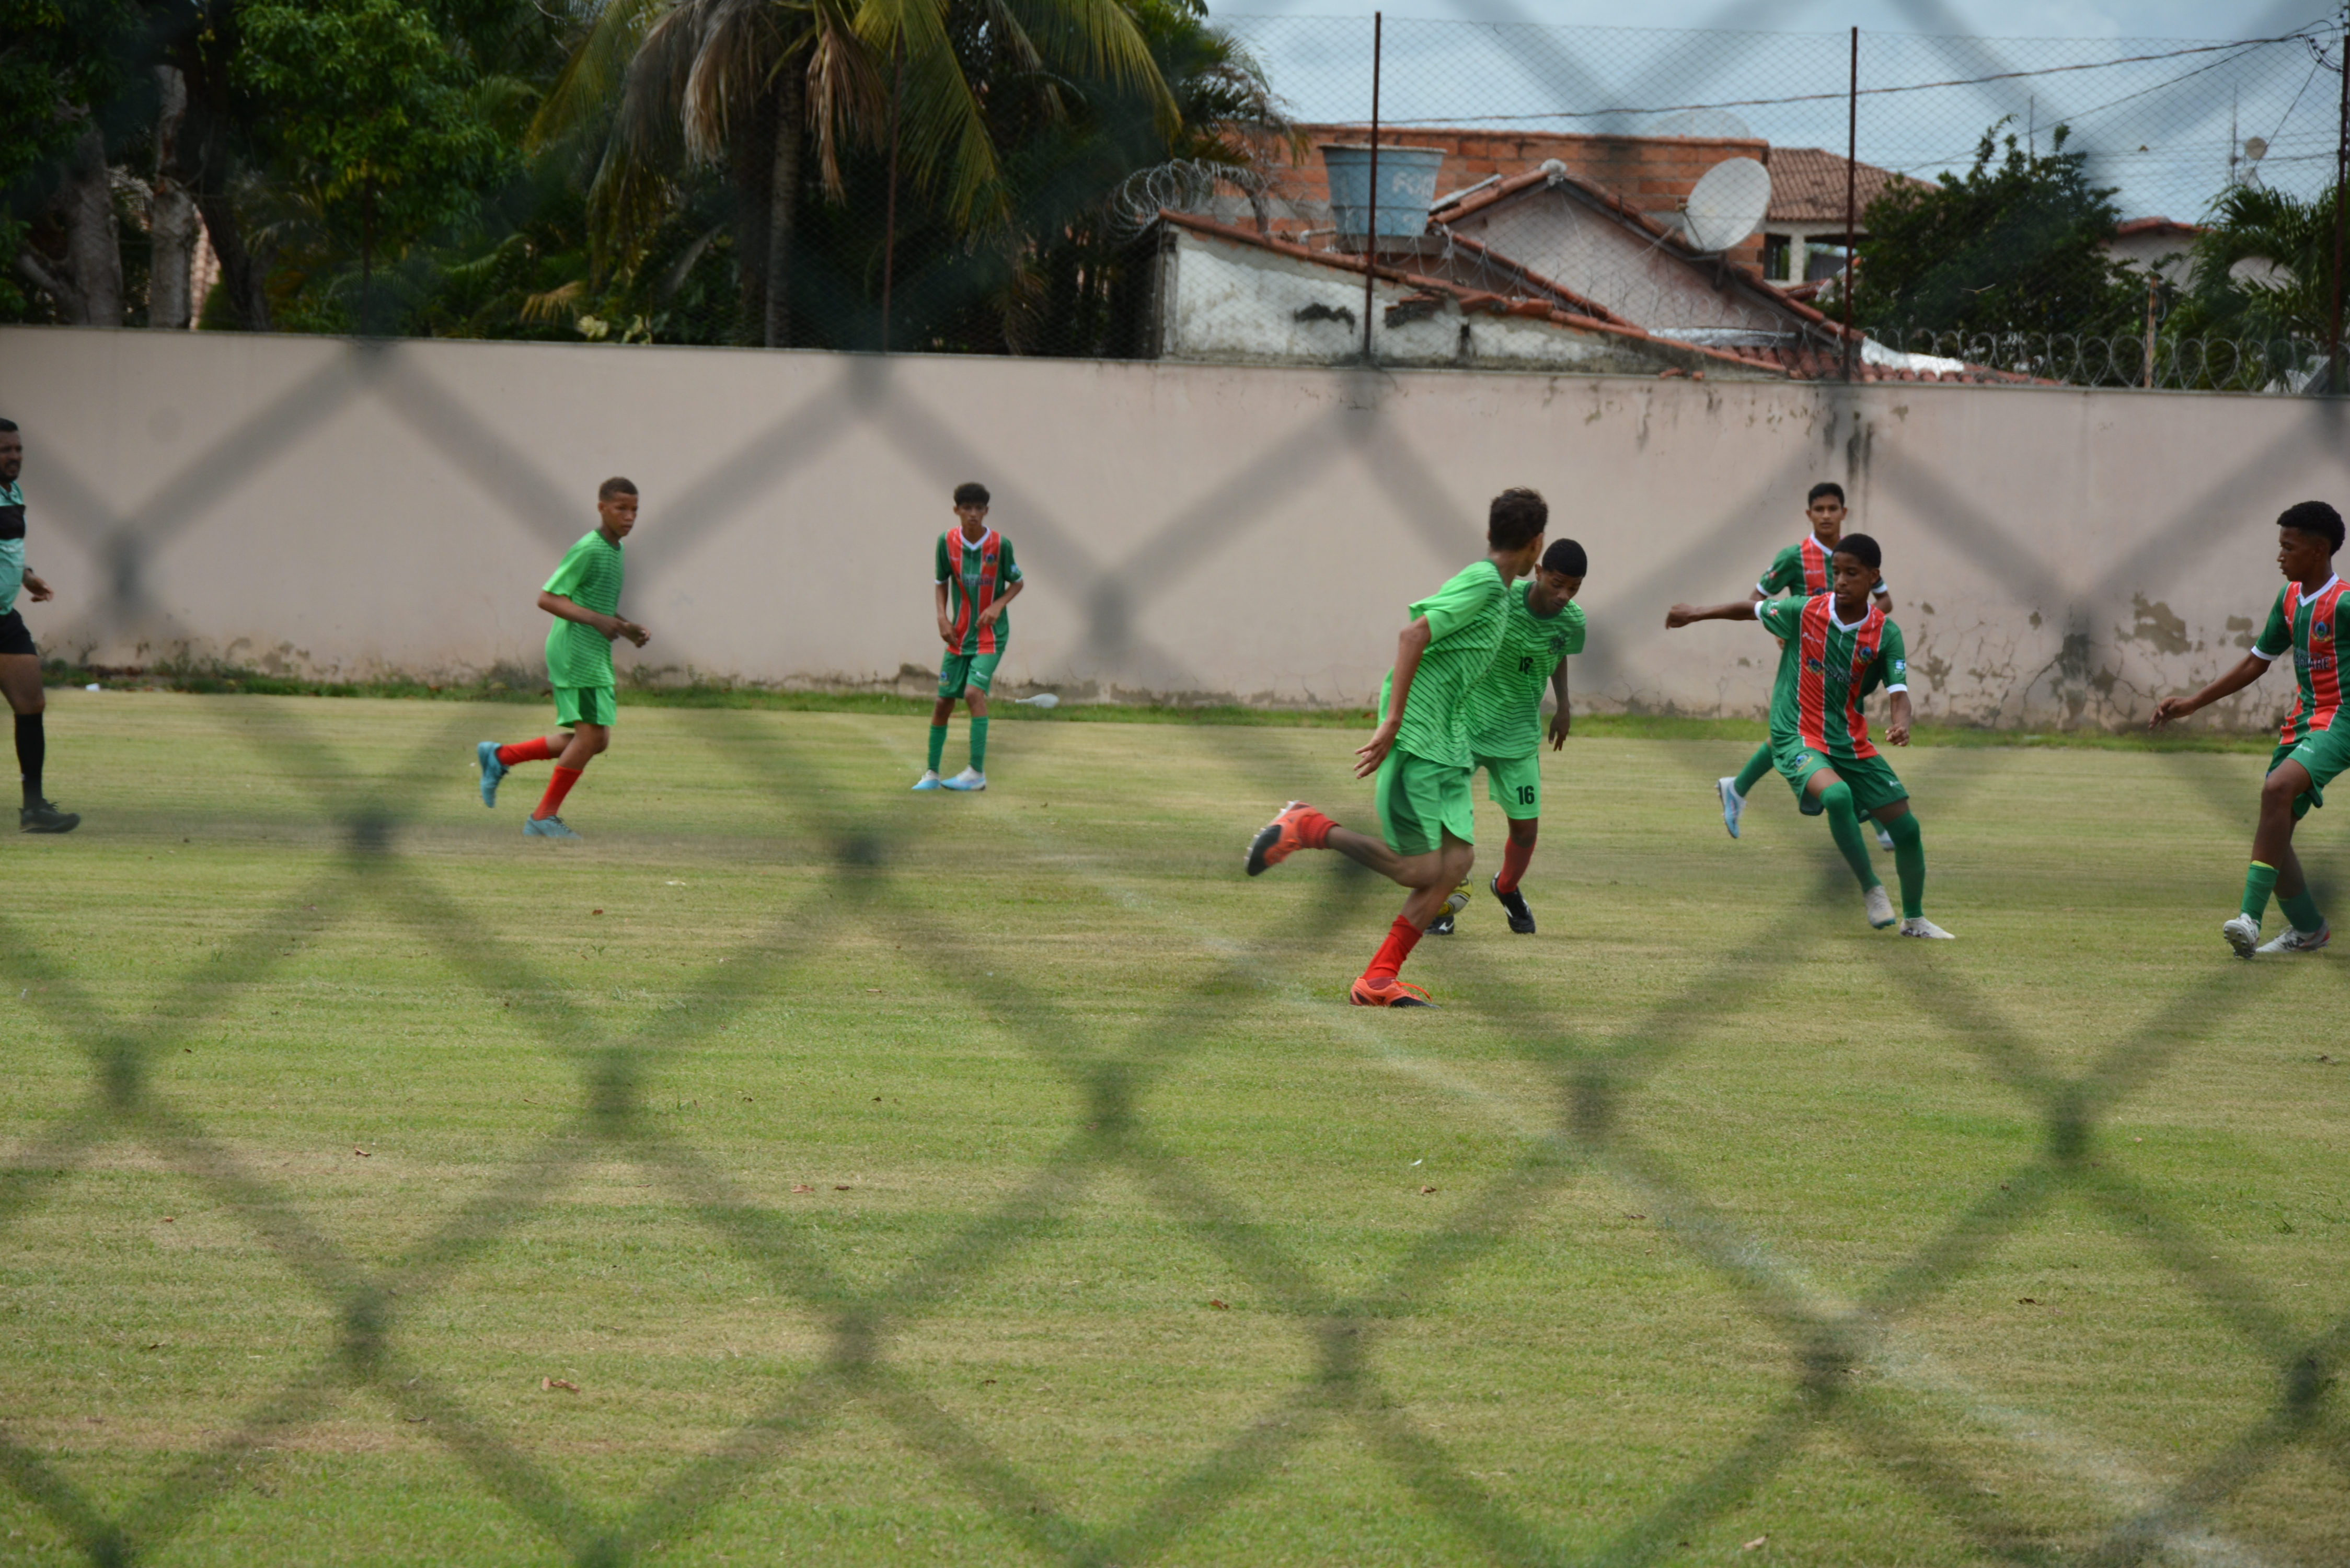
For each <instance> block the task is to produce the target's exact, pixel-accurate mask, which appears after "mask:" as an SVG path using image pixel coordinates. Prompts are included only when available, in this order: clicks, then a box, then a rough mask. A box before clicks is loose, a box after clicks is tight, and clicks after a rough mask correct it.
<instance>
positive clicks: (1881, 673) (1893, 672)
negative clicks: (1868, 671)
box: [1876, 620, 1909, 691]
mask: <svg viewBox="0 0 2350 1568" xmlns="http://www.w3.org/2000/svg"><path fill="white" fill-rule="evenodd" d="M1876 673H1877V679H1878V680H1882V681H1883V682H1884V683H1885V689H1886V690H1887V691H1908V690H1909V648H1908V644H1907V643H1906V642H1904V641H1903V640H1902V638H1901V628H1899V627H1898V626H1896V625H1894V624H1893V623H1892V622H1891V621H1889V620H1888V621H1887V622H1886V623H1885V635H1884V636H1883V637H1882V638H1880V639H1878V640H1877V670H1876Z"/></svg>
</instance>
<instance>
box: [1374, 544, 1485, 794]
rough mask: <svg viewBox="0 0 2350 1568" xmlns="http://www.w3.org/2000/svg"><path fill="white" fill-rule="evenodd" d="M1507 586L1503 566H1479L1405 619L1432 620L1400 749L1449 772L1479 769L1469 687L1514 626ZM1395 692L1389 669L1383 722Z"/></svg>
mask: <svg viewBox="0 0 2350 1568" xmlns="http://www.w3.org/2000/svg"><path fill="white" fill-rule="evenodd" d="M1509 599H1510V585H1509V584H1508V583H1506V582H1504V581H1503V580H1502V568H1501V567H1499V566H1495V565H1493V563H1492V562H1491V561H1479V562H1477V563H1476V564H1475V565H1473V566H1469V567H1467V568H1465V569H1464V570H1462V571H1461V572H1460V573H1459V574H1457V575H1456V576H1454V577H1453V579H1452V580H1451V582H1449V583H1447V584H1445V585H1444V586H1443V587H1440V588H1439V589H1437V590H1436V592H1435V593H1433V594H1431V595H1430V596H1429V597H1427V598H1424V599H1422V600H1420V601H1419V603H1418V604H1415V605H1413V606H1411V607H1409V610H1407V611H1406V612H1405V613H1407V614H1408V615H1409V616H1410V617H1411V618H1413V619H1414V620H1418V619H1419V618H1422V617H1425V618H1427V620H1428V629H1429V634H1430V635H1429V643H1428V651H1427V652H1425V653H1423V654H1421V655H1420V656H1419V670H1418V671H1417V672H1416V673H1414V675H1413V676H1412V678H1411V691H1410V692H1409V694H1408V696H1407V698H1406V700H1405V702H1404V705H1403V722H1402V723H1401V724H1400V725H1399V726H1398V727H1397V730H1396V750H1398V751H1399V752H1409V753H1411V754H1412V755H1413V756H1415V757H1424V758H1426V759H1427V760H1428V761H1430V762H1431V763H1443V764H1445V765H1446V766H1448V767H1456V768H1468V767H1471V766H1474V765H1475V763H1474V762H1473V759H1472V754H1471V752H1470V750H1469V708H1468V703H1467V701H1465V699H1466V698H1467V697H1468V695H1469V689H1470V688H1471V686H1474V685H1475V684H1476V683H1477V680H1478V678H1479V677H1481V676H1482V675H1483V674H1484V673H1485V668H1486V666H1488V665H1490V664H1492V662H1493V654H1494V652H1495V650H1496V649H1499V648H1500V647H1501V646H1502V629H1503V627H1505V626H1506V625H1508V624H1509V615H1510V605H1509ZM1394 690H1395V671H1393V670H1389V671H1388V678H1387V680H1386V681H1385V682H1384V683H1383V684H1382V685H1381V686H1380V687H1379V717H1380V718H1381V719H1382V720H1384V719H1385V718H1386V717H1387V711H1388V696H1389V694H1390V693H1392V692H1393V691H1394Z"/></svg>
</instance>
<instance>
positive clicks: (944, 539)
mask: <svg viewBox="0 0 2350 1568" xmlns="http://www.w3.org/2000/svg"><path fill="white" fill-rule="evenodd" d="M938 554H939V577H938V580H939V581H940V582H941V583H944V584H946V585H947V624H948V625H949V626H950V627H951V628H953V631H954V643H953V646H952V648H951V649H950V650H949V651H951V652H954V653H1001V652H1003V645H1004V644H1005V643H1007V642H1010V641H1011V640H1012V612H1011V611H1010V610H1006V611H1004V612H1003V614H1002V615H999V616H997V617H996V618H994V619H993V620H992V621H989V622H988V623H987V624H986V625H984V626H978V625H974V624H973V623H974V622H976V621H977V620H978V618H979V612H980V611H981V610H983V609H985V608H986V607H988V606H990V605H992V604H993V603H994V602H995V601H996V600H997V599H999V598H1001V597H1003V590H1004V589H1005V588H1006V587H1010V586H1011V585H1012V584H1014V583H1016V582H1019V581H1021V580H1022V579H1021V576H1020V563H1019V562H1017V561H1015V560H1014V559H1013V558H1012V541H1011V540H1009V539H1007V538H1005V537H1004V536H1003V535H1001V534H999V533H997V532H996V531H995V530H994V529H993V528H990V529H989V530H988V531H987V532H986V533H984V534H983V535H980V536H979V538H978V539H977V540H976V541H972V540H970V539H966V538H964V537H963V533H962V529H960V528H950V529H948V530H947V531H946V532H945V533H943V534H941V535H939V552H938Z"/></svg>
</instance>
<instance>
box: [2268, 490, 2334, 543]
mask: <svg viewBox="0 0 2350 1568" xmlns="http://www.w3.org/2000/svg"><path fill="white" fill-rule="evenodd" d="M2277 526H2278V527H2280V528H2291V529H2293V531H2294V532H2295V533H2300V534H2316V535H2323V536H2324V537H2325V538H2327V539H2329V540H2331V541H2333V544H2334V548H2335V549H2337V550H2339V549H2340V548H2342V514H2340V513H2339V512H2336V511H2335V510H2334V508H2333V507H2331V506H2328V505H2327V504H2325V503H2324V502H2323V501H2297V502H2295V503H2294V504H2292V505H2291V506H2288V507H2286V508H2285V509H2284V514H2283V515H2282V516H2281V517H2279V518H2278V519H2277Z"/></svg>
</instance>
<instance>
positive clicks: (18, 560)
mask: <svg viewBox="0 0 2350 1568" xmlns="http://www.w3.org/2000/svg"><path fill="white" fill-rule="evenodd" d="M24 472H25V438H24V436H23V435H22V434H21V433H20V432H19V431H17V429H16V421H14V420H0V691H5V693H6V694H7V698H8V706H9V708H10V710H11V711H14V712H15V714H16V767H17V769H18V771H19V772H20V773H21V774H23V775H24V784H25V804H24V806H23V808H22V809H21V810H19V811H18V812H17V813H16V826H17V829H18V830H19V831H20V832H24V833H71V832H72V831H73V830H74V829H75V828H77V827H79V826H81V818H80V817H78V816H77V815H74V814H73V813H72V812H70V811H59V810H58V809H57V807H56V806H55V805H52V804H51V803H50V802H49V801H48V800H47V798H46V797H44V796H43V795H42V794H41V768H42V766H43V764H44V763H46V762H47V758H48V752H49V738H48V731H47V727H46V726H47V721H46V720H45V718H44V715H45V714H46V712H47V709H48V705H49V700H48V695H47V692H45V691H42V690H41V650H40V649H38V648H36V647H35V646H34V645H33V634H32V633H31V632H30V631H28V630H26V628H25V618H24V617H23V616H22V615H20V614H18V613H17V611H16V595H17V593H18V592H19V591H20V590H21V591H22V592H23V594H24V596H25V597H26V598H28V599H30V600H32V601H33V602H34V603H35V604H36V605H38V604H47V602H48V601H49V600H50V599H51V598H52V597H55V596H54V595H53V594H52V593H51V592H50V590H49V585H48V584H47V583H45V582H43V581H42V580H41V575H40V574H39V573H38V572H36V571H35V570H33V568H32V567H30V566H26V565H25V493H24V491H23V490H21V489H20V488H18V486H17V483H16V481H17V479H18V477H19V476H20V475H22V474H23V473H24Z"/></svg>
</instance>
